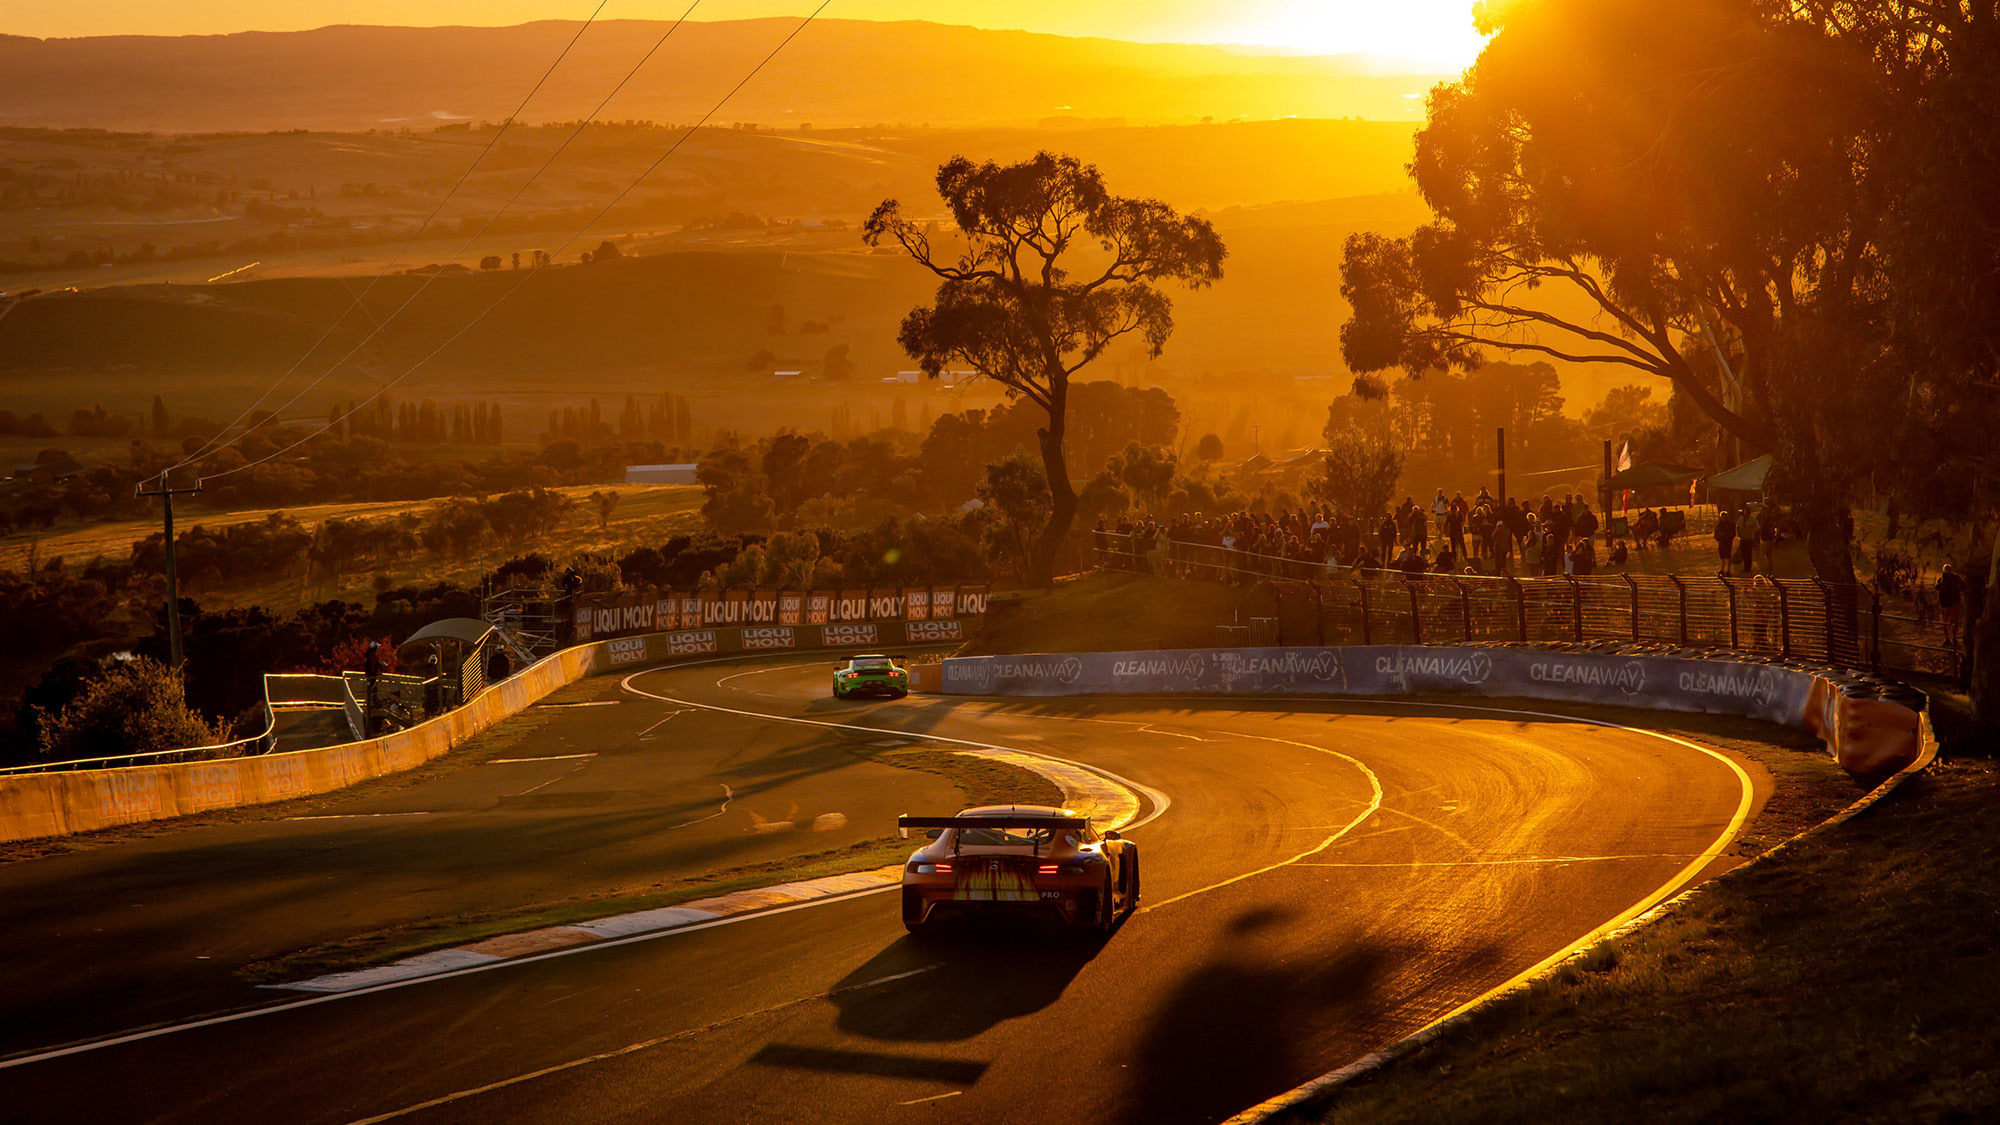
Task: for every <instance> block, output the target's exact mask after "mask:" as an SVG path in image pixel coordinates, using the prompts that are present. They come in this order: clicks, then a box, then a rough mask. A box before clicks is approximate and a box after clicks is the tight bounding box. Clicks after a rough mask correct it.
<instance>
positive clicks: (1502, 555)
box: [1486, 519, 1514, 574]
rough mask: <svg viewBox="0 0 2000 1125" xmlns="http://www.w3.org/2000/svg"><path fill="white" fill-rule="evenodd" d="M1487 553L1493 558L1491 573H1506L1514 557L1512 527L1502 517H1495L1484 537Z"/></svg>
mask: <svg viewBox="0 0 2000 1125" xmlns="http://www.w3.org/2000/svg"><path fill="white" fill-rule="evenodd" d="M1486 545H1487V553H1488V554H1489V555H1491V556H1492V558H1493V573H1495V574H1506V573H1507V572H1508V569H1509V567H1510V565H1511V564H1512V562H1513V557H1514V529H1513V528H1512V527H1510V526H1508V524H1507V521H1506V520H1504V519H1495V520H1494V521H1493V527H1492V529H1491V531H1490V532H1489V534H1488V535H1487V539H1486Z"/></svg>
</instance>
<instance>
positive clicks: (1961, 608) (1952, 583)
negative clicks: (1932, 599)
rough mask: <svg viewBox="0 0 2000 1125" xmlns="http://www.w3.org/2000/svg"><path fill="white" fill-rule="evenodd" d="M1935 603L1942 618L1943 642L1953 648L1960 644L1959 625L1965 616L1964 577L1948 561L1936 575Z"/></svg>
mask: <svg viewBox="0 0 2000 1125" xmlns="http://www.w3.org/2000/svg"><path fill="white" fill-rule="evenodd" d="M1937 604H1938V615H1939V616H1940V617H1942V618H1944V643H1945V645H1946V646H1947V647H1949V648H1952V649H1954V650H1955V649H1957V648H1958V647H1959V644H1960V627H1961V625H1962V624H1963V622H1964V617H1965V579H1964V578H1962V577H1960V576H1959V573H1958V571H1956V570H1953V569H1952V566H1951V564H1950V563H1946V564H1944V571H1943V573H1941V574H1939V575H1938V580H1937Z"/></svg>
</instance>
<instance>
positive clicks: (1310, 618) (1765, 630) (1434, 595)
mask: <svg viewBox="0 0 2000 1125" xmlns="http://www.w3.org/2000/svg"><path fill="white" fill-rule="evenodd" d="M1097 534H1098V536H1099V538H1098V540H1097V546H1096V556H1097V557H1096V563H1097V566H1098V568H1099V569H1104V570H1127V571H1138V572H1141V573H1149V574H1159V575H1165V576H1170V577H1177V578H1186V579H1193V580H1207V581H1221V582H1229V583H1233V584H1238V585H1243V584H1249V583H1269V584H1270V586H1271V589H1272V592H1273V594H1274V600H1275V608H1274V609H1273V611H1272V612H1271V614H1270V615H1269V616H1259V617H1255V618H1253V619H1251V620H1249V621H1246V622H1243V623H1241V624H1240V625H1239V626H1236V627H1233V628H1232V629H1230V630H1227V631H1226V635H1225V637H1224V638H1222V639H1223V640H1226V641H1229V642H1231V643H1239V644H1256V645H1284V644H1313V645H1329V644H1363V645H1367V644H1459V643H1465V642H1477V641H1505V642H1511V643H1519V644H1548V643H1561V644H1576V643H1581V642H1584V641H1593V640H1612V641H1622V642H1635V643H1649V642H1650V643H1657V644H1666V645H1673V646H1676V647H1680V648H1713V649H1727V650H1731V651H1736V652H1744V653H1753V654H1757V655H1762V656H1772V657H1778V658H1781V659H1791V658H1798V659H1807V660H1816V661H1822V662H1825V663H1827V664H1833V665H1838V666H1841V667H1847V668H1871V669H1874V670H1877V671H1882V670H1893V671H1900V672H1915V673H1922V674H1929V675H1939V676H1953V677H1955V676H1957V675H1958V674H1959V671H1960V652H1959V650H1958V648H1957V646H1956V645H1953V644H1951V643H1950V637H1949V635H1948V634H1947V632H1946V629H1945V628H1944V627H1943V625H1942V623H1927V622H1925V621H1923V620H1921V619H1920V618H1918V617H1915V616H1912V615H1909V614H1905V613H1900V612H1897V610H1896V608H1895V606H1894V604H1893V602H1889V603H1887V604H1885V598H1884V596H1883V595H1882V594H1881V593H1880V592H1879V591H1877V590H1874V589H1871V588H1869V587H1866V586H1860V585H1842V584H1835V583H1827V582H1822V581H1820V580H1818V579H1816V578H1770V577H1766V576H1763V575H1758V576H1756V577H1748V578H1746V577H1722V576H1715V577H1682V576H1680V575H1671V574H1667V575H1660V574H1627V573H1617V574H1596V575H1590V576H1584V577H1577V576H1571V575H1556V576H1540V575H1536V576H1520V577H1515V576H1510V575H1487V574H1445V573H1416V574H1412V573H1407V572H1404V571H1401V570H1362V569H1358V568H1355V567H1343V566H1340V565H1338V564H1337V563H1334V562H1320V561H1317V560H1313V559H1301V558H1285V557H1280V556H1275V555H1264V554H1257V553H1254V552H1250V551H1244V550H1239V549H1236V548H1230V547H1216V546H1211V545H1208V544H1201V543H1183V542H1176V541H1172V540H1169V539H1167V538H1165V537H1164V536H1162V537H1160V538H1157V539H1142V538H1139V537H1136V536H1128V535H1120V534H1116V533H1110V532H1099V533H1097Z"/></svg>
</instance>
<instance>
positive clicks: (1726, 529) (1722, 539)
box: [1662, 510, 1736, 577]
mask: <svg viewBox="0 0 2000 1125" xmlns="http://www.w3.org/2000/svg"><path fill="white" fill-rule="evenodd" d="M1662 545H1663V546H1664V545H1665V544H1664V542H1663V543H1662ZM1735 545H1736V513H1735V512H1731V511H1727V510H1724V511H1723V512H1721V513H1718V514H1717V515H1716V517H1715V554H1716V557H1717V558H1719V559H1721V560H1722V570H1721V574H1722V575H1723V576H1724V577H1727V576H1728V574H1729V559H1730V554H1731V552H1732V549H1733V548H1734V547H1735Z"/></svg>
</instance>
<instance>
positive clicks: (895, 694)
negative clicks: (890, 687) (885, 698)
mask: <svg viewBox="0 0 2000 1125" xmlns="http://www.w3.org/2000/svg"><path fill="white" fill-rule="evenodd" d="M908 694H910V693H909V691H908V690H906V689H904V688H897V689H896V690H895V691H892V692H890V693H889V698H890V699H901V698H903V697H904V696H906V695H908Z"/></svg>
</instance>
